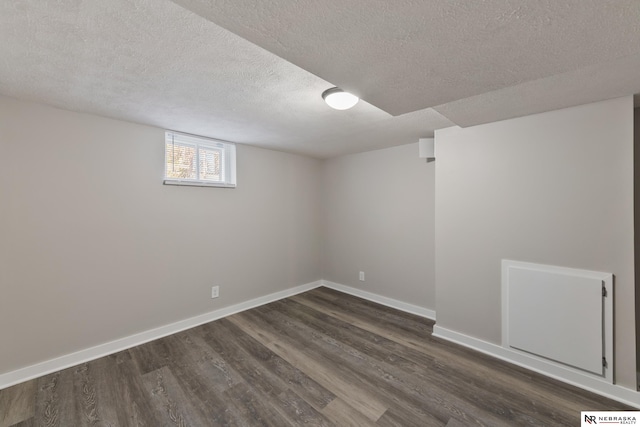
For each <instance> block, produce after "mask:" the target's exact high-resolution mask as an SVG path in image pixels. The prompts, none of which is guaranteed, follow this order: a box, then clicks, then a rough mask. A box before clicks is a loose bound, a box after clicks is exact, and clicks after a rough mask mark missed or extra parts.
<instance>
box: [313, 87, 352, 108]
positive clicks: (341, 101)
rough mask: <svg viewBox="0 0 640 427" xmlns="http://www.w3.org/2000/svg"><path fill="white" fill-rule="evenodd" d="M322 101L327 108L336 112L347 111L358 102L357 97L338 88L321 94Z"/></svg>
mask: <svg viewBox="0 0 640 427" xmlns="http://www.w3.org/2000/svg"><path fill="white" fill-rule="evenodd" d="M322 99H324V102H326V103H327V105H329V107H331V108H334V109H336V110H348V109H349V108H351V107H353V106H354V105H356V104H357V103H358V101H359V100H360V98H358V97H357V96H355V95H352V94H350V93H349V92H345V91H343V90H342V89H340V88H339V87H332V88H331V89H327V90H325V91H324V92H322Z"/></svg>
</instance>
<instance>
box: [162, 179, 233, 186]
mask: <svg viewBox="0 0 640 427" xmlns="http://www.w3.org/2000/svg"><path fill="white" fill-rule="evenodd" d="M164 185H187V186H191V187H221V188H236V184H225V183H223V182H203V181H182V180H177V179H165V180H164Z"/></svg>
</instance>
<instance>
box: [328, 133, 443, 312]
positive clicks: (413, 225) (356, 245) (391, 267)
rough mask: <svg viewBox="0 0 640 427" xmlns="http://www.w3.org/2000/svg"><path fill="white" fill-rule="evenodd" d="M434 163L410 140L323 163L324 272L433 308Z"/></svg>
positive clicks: (337, 279) (332, 278)
mask: <svg viewBox="0 0 640 427" xmlns="http://www.w3.org/2000/svg"><path fill="white" fill-rule="evenodd" d="M434 169H435V163H427V162H426V161H425V160H424V159H420V158H418V144H417V143H416V144H409V145H403V146H399V147H393V148H387V149H383V150H376V151H370V152H366V153H360V154H353V155H349V156H343V157H339V158H335V159H331V160H327V161H325V164H324V166H323V176H324V178H323V182H324V186H323V188H324V190H323V191H324V193H323V203H322V204H323V209H324V214H323V220H324V225H323V236H324V239H323V242H324V243H323V251H322V253H323V257H322V260H323V262H322V267H323V278H324V279H326V280H330V281H333V282H337V283H340V284H343V285H348V286H353V287H357V288H360V289H362V290H364V291H368V292H373V293H376V294H379V295H383V296H386V297H389V298H394V299H397V300H400V301H403V302H407V303H411V304H414V305H417V306H420V307H423V308H428V309H434V307H435V304H434V302H435V300H434V297H435V294H434V292H435V285H434V278H435V276H434V214H435V207H434V197H435V196H434V189H435V183H434V173H435V172H434ZM359 271H364V272H365V279H366V280H365V282H360V281H359V280H358V272H359Z"/></svg>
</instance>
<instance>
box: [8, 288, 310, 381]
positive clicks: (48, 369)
mask: <svg viewBox="0 0 640 427" xmlns="http://www.w3.org/2000/svg"><path fill="white" fill-rule="evenodd" d="M321 285H322V282H321V281H316V282H312V283H307V284H306V285H301V286H296V287H295V288H290V289H286V290H284V291H280V292H275V293H272V294H269V295H265V296H262V297H258V298H254V299H252V300H249V301H245V302H242V303H239V304H234V305H231V306H229V307H225V308H221V309H219V310H215V311H211V312H209V313H205V314H201V315H199V316H194V317H191V318H189V319H185V320H180V321H178V322H175V323H171V324H169V325H164V326H160V327H159V328H155V329H150V330H148V331H144V332H140V333H137V334H134V335H130V336H128V337H124V338H120V339H117V340H114V341H110V342H107V343H104V344H100V345H97V346H95V347H90V348H87V349H84V350H80V351H76V352H75V353H70V354H65V355H64V356H60V357H57V358H55V359H50V360H47V361H44V362H41V363H37V364H35V365H31V366H26V367H24V368H20V369H17V370H15V371H11V372H7V373H4V374H0V390H2V389H4V388H7V387H10V386H12V385H15V384H19V383H22V382H25V381H29V380H31V379H34V378H38V377H41V376H43V375H47V374H50V373H52V372H56V371H59V370H62V369H66V368H69V367H71V366H75V365H78V364H81V363H85V362H89V361H91V360H95V359H98V358H100V357H104V356H108V355H109V354H113V353H117V352H119V351H122V350H126V349H128V348H131V347H135V346H137V345H140V344H144V343H147V342H149V341H153V340H156V339H158V338H162V337H166V336H167V335H171V334H175V333H177V332H181V331H184V330H186V329H190V328H193V327H195V326H198V325H202V324H204V323H208V322H212V321H214V320H217V319H221V318H223V317H226V316H230V315H232V314H235V313H238V312H241V311H244V310H248V309H250V308H254V307H258V306H261V305H264V304H268V303H270V302H274V301H277V300H280V299H283V298H287V297H290V296H293V295H296V294H299V293H302V292H306V291H309V290H311V289H314V288H317V287H319V286H321Z"/></svg>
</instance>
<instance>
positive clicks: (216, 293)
mask: <svg viewBox="0 0 640 427" xmlns="http://www.w3.org/2000/svg"><path fill="white" fill-rule="evenodd" d="M219 296H220V286H212V287H211V298H218V297H219Z"/></svg>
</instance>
